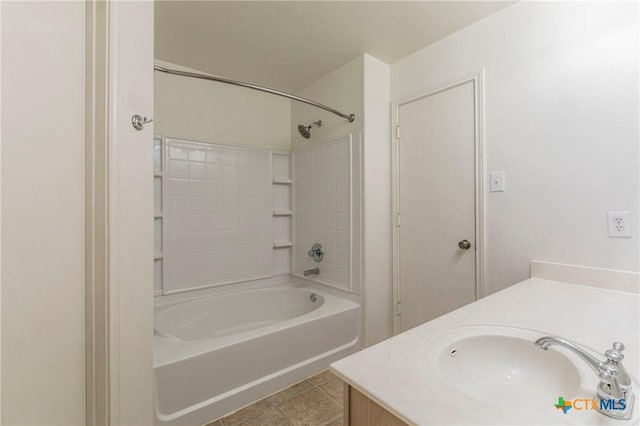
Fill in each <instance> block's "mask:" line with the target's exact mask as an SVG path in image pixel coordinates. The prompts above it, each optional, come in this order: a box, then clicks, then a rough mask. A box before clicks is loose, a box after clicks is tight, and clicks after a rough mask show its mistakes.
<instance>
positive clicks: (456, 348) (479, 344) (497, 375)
mask: <svg viewBox="0 0 640 426" xmlns="http://www.w3.org/2000/svg"><path fill="white" fill-rule="evenodd" d="M437 362H438V368H439V370H440V372H441V374H442V375H443V376H445V378H446V380H447V381H448V382H449V384H450V385H451V386H453V387H455V388H457V390H459V391H460V392H462V393H465V394H467V395H468V396H470V397H472V398H475V399H478V400H480V401H485V402H488V403H495V402H496V399H497V396H498V395H499V399H500V400H501V402H502V403H522V401H527V402H528V403H530V404H535V405H537V404H538V403H540V404H545V405H546V404H549V403H550V401H552V400H553V398H554V397H555V396H556V395H563V396H564V395H566V397H567V398H569V397H572V396H573V395H576V394H577V393H578V391H579V390H580V385H581V378H580V373H579V372H578V369H577V368H576V366H575V365H574V363H573V362H571V361H570V360H569V359H568V358H567V357H566V356H564V355H563V354H561V353H559V352H556V351H545V350H542V349H540V348H539V347H536V346H535V345H534V344H533V340H532V339H524V338H521V337H513V336H499V335H479V336H471V337H465V338H462V339H460V340H457V341H455V342H452V343H449V344H447V345H445V347H444V348H443V349H442V351H441V352H440V356H439V358H438V361H437ZM579 362H580V361H579ZM594 391H595V388H594Z"/></svg>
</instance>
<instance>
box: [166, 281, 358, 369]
mask: <svg viewBox="0 0 640 426" xmlns="http://www.w3.org/2000/svg"><path fill="white" fill-rule="evenodd" d="M309 283H312V282H310V281H308V280H301V279H298V278H295V277H290V276H286V278H285V279H277V280H273V279H266V280H256V281H251V282H248V283H243V284H246V286H243V288H242V289H239V288H237V287H236V286H234V288H231V289H228V291H224V292H223V291H219V289H218V288H214V289H211V288H209V289H203V290H195V291H193V292H189V293H193V294H189V295H182V297H172V296H175V295H168V296H163V297H166V298H171V299H172V300H170V301H168V300H163V301H162V303H158V304H157V305H156V306H155V309H154V315H155V313H156V312H161V311H164V310H166V309H169V308H171V307H173V306H176V305H178V304H182V303H188V302H191V301H194V300H198V299H201V298H205V297H206V298H208V297H216V296H223V295H225V294H232V293H243V292H248V291H256V290H269V289H300V290H304V291H308V292H310V293H317V294H319V295H321V296H322V297H323V298H324V303H323V305H322V306H320V307H318V308H317V309H315V310H313V311H311V312H308V313H305V314H303V315H300V316H298V317H294V318H291V319H287V320H285V321H282V322H278V323H276V324H271V325H268V326H266V327H261V328H257V329H254V330H249V331H246V332H242V333H238V334H235V335H229V336H220V337H215V338H211V339H203V340H193V341H184V340H178V339H176V338H173V337H166V336H159V335H156V334H155V321H154V336H153V347H154V351H153V368H161V367H163V366H167V365H169V364H172V363H175V362H181V361H185V360H188V359H189V358H192V357H196V356H199V355H202V354H203V353H206V352H209V351H212V350H217V349H222V348H224V347H228V346H232V345H235V344H238V343H240V342H243V341H246V340H250V339H252V338H256V337H258V336H262V335H264V334H268V333H273V332H276V331H279V330H282V329H285V328H288V327H291V326H292V325H295V324H302V323H307V322H311V321H315V320H319V319H322V318H324V317H327V316H330V315H334V314H336V313H338V312H342V311H346V310H351V309H360V308H361V306H360V303H359V302H360V300H359V299H360V297H359V296H357V295H353V296H357V299H358V300H357V301H355V300H353V298H352V297H349V298H346V297H344V296H342V295H341V294H338V295H336V294H335V293H334V292H332V291H326V286H324V285H322V284H316V285H313V284H315V283H312V284H309ZM212 290H218V291H212ZM338 292H339V293H344V292H342V291H338ZM332 293H334V294H332ZM350 299H351V300H350ZM358 334H359V333H358Z"/></svg>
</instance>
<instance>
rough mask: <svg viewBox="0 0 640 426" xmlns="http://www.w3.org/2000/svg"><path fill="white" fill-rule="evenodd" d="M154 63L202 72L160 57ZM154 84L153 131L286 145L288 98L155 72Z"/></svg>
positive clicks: (279, 147)
mask: <svg viewBox="0 0 640 426" xmlns="http://www.w3.org/2000/svg"><path fill="white" fill-rule="evenodd" d="M155 63H156V65H159V66H163V67H167V68H173V69H178V70H181V71H189V72H197V73H201V74H206V73H203V72H202V71H198V70H193V69H190V68H186V67H183V66H179V65H175V64H171V63H169V62H164V61H160V60H156V61H155ZM225 77H229V78H233V76H225ZM249 83H250V82H249ZM154 84H155V86H154V92H155V93H154V95H155V101H154V103H155V105H154V109H155V111H154V120H155V125H154V128H155V132H156V133H161V134H164V135H168V136H175V137H182V138H187V139H200V140H205V141H208V142H215V143H222V144H230V145H247V146H255V147H261V148H271V149H277V150H289V149H290V147H291V144H290V129H291V102H290V101H289V100H288V99H285V98H282V97H278V96H274V95H270V94H268V93H262V92H257V91H255V90H251V89H245V88H242V87H237V86H231V85H228V84H223V83H216V82H211V81H207V80H199V79H194V78H188V77H180V76H175V75H169V74H166V73H162V72H156V73H155V79H154Z"/></svg>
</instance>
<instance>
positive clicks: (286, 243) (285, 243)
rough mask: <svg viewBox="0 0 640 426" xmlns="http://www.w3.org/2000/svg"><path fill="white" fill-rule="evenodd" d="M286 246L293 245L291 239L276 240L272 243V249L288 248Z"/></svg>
mask: <svg viewBox="0 0 640 426" xmlns="http://www.w3.org/2000/svg"><path fill="white" fill-rule="evenodd" d="M288 247H293V242H292V241H278V242H274V243H273V248H274V249H278V248H288Z"/></svg>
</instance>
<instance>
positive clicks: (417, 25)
mask: <svg viewBox="0 0 640 426" xmlns="http://www.w3.org/2000/svg"><path fill="white" fill-rule="evenodd" d="M512 3H513V2H507V1H342V2H335V1H156V3H155V57H156V59H161V60H164V61H168V62H173V63H176V64H180V65H183V66H186V67H189V68H195V69H198V70H202V71H205V72H208V73H212V74H216V75H219V76H223V77H227V78H231V79H235V80H241V81H246V82H250V83H254V84H260V85H264V86H267V87H272V88H275V89H279V90H284V91H288V92H295V91H297V90H299V89H301V88H303V87H305V86H307V85H309V84H310V83H312V82H313V81H315V80H317V79H318V78H320V77H322V76H323V75H325V74H327V73H328V72H329V71H331V70H333V69H335V68H338V67H339V66H340V65H342V64H344V63H346V62H348V61H349V60H351V59H353V58H355V57H357V56H359V55H361V54H362V53H369V54H371V55H373V56H375V57H376V58H378V59H380V60H382V61H384V62H386V63H388V64H392V63H394V62H396V61H397V60H399V59H401V58H403V57H405V56H407V55H408V54H410V53H412V52H415V51H416V50H419V49H421V48H423V47H425V46H427V45H429V44H431V43H433V42H435V41H437V40H439V39H441V38H443V37H446V36H447V35H449V34H452V33H454V32H456V31H458V30H460V29H461V28H464V27H466V26H468V25H470V24H472V23H473V22H476V21H478V20H480V19H482V18H484V17H486V16H488V15H490V14H492V13H494V12H496V11H498V10H500V9H503V8H505V7H507V6H509V5H511V4H512Z"/></svg>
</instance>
